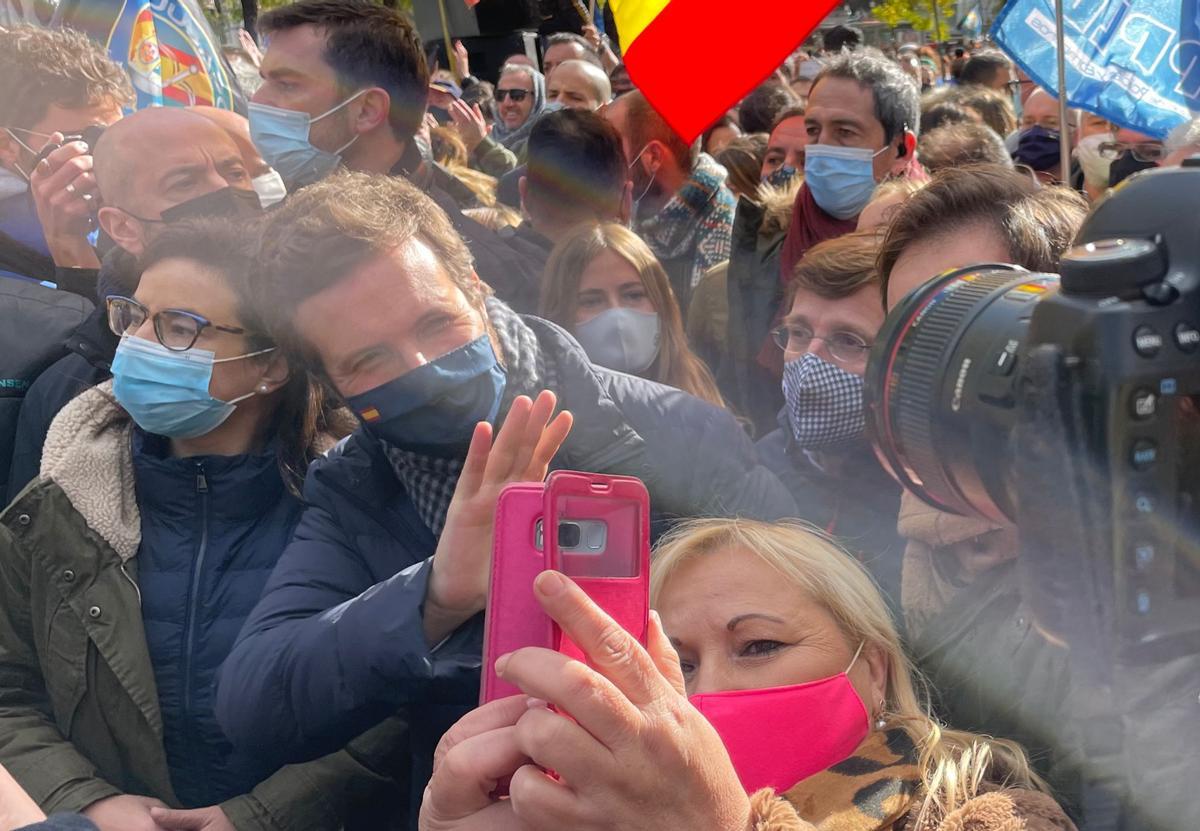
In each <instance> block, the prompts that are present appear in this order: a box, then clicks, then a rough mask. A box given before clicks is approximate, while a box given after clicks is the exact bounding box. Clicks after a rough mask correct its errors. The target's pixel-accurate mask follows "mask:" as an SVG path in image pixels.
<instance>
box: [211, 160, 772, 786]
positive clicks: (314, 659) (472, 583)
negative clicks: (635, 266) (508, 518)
mask: <svg viewBox="0 0 1200 831" xmlns="http://www.w3.org/2000/svg"><path fill="white" fill-rule="evenodd" d="M262 239H263V244H262V250H261V252H260V256H259V262H260V266H261V268H262V271H263V273H262V275H261V279H260V280H259V284H258V288H259V290H260V291H261V302H260V303H259V306H260V308H261V313H262V314H263V316H264V318H265V319H266V320H267V321H268V326H269V327H270V328H271V330H272V333H273V335H274V336H275V337H276V339H277V341H276V342H277V343H279V344H281V346H282V347H283V348H284V349H286V350H287V351H288V352H289V353H290V355H292V356H293V360H294V361H296V362H297V363H295V364H293V365H304V366H307V367H308V368H309V369H310V371H313V372H315V373H317V374H318V375H320V376H321V377H322V378H323V379H324V380H325V381H327V382H328V383H329V385H330V386H332V387H333V388H335V389H336V390H337V391H338V392H339V393H340V394H341V395H342V396H343V397H344V398H345V400H346V402H347V403H348V404H349V406H350V407H351V409H353V410H354V411H355V413H356V414H357V415H358V418H359V420H360V422H361V424H362V427H361V428H360V429H359V430H358V431H357V432H355V433H354V434H353V435H352V436H350V437H349V438H348V439H347V440H346V441H345V442H343V443H342V444H341V445H340V446H339V447H338V448H337V449H336V450H335V451H333V452H332V453H331V454H330V455H329V456H328V458H326V459H324V460H320V461H318V462H317V463H316V464H315V465H314V466H313V467H312V469H311V470H310V472H309V475H308V479H307V482H306V485H305V494H304V496H305V501H306V503H307V504H308V508H307V509H306V511H305V513H304V516H303V517H302V519H301V521H300V525H299V527H298V529H297V531H296V535H295V537H294V539H293V542H292V543H291V544H290V545H289V547H288V549H287V550H286V551H285V552H284V554H283V556H282V558H281V559H280V561H279V565H278V567H277V569H276V571H275V573H274V575H273V576H272V578H271V580H270V581H269V583H268V585H267V588H266V590H265V592H264V595H263V598H262V600H261V601H260V603H259V605H258V608H257V609H256V610H255V611H254V613H253V614H252V615H251V617H250V619H249V620H248V621H247V623H246V626H245V628H244V630H243V631H242V634H241V636H240V638H239V643H238V645H237V646H236V647H235V648H234V650H233V653H232V654H231V655H230V657H229V659H228V661H227V662H226V664H225V666H224V667H223V669H222V673H221V677H220V681H219V688H218V703H217V709H218V718H219V720H220V722H221V724H222V726H223V728H224V729H225V731H226V733H227V734H228V735H229V737H230V738H231V739H232V740H233V741H234V742H235V743H236V744H240V745H242V746H244V747H246V748H247V749H251V750H254V751H257V752H260V753H264V754H268V755H270V756H272V757H274V758H277V759H278V760H279V761H281V762H294V761H299V760H301V759H308V758H312V757H315V756H318V755H320V754H322V753H323V752H326V751H327V750H329V749H337V748H340V747H342V746H343V745H344V744H346V742H347V741H348V740H349V739H351V738H353V737H354V736H356V735H358V734H359V733H361V732H362V731H363V730H364V729H365V728H367V727H370V726H371V725H373V724H375V723H377V722H379V721H381V720H382V719H384V718H385V717H387V716H389V715H392V714H395V713H396V712H398V711H400V710H402V709H403V710H406V711H407V715H408V717H409V723H410V729H411V734H410V738H411V752H412V765H413V769H412V783H413V793H414V795H415V796H416V798H415V799H414V806H415V805H416V804H419V802H420V799H419V795H420V793H421V790H422V789H423V788H424V785H425V782H426V781H427V780H428V778H429V775H430V770H431V763H432V755H433V749H434V747H435V746H436V743H437V740H438V738H439V737H440V735H441V734H442V732H444V731H445V730H446V729H447V728H448V727H449V726H450V724H452V723H453V722H454V720H455V719H456V718H458V717H459V716H460V715H461V714H462V713H463V712H464V711H465V710H466V709H468V708H470V707H471V706H473V705H474V704H475V703H476V702H477V700H478V690H479V666H480V660H481V658H480V653H481V648H482V615H481V614H480V612H482V611H483V609H484V606H485V604H486V599H487V597H486V595H487V574H488V566H489V560H490V539H491V525H492V516H491V513H492V511H494V499H493V501H492V502H491V503H490V504H487V505H485V506H484V507H483V508H480V509H478V510H476V509H471V510H467V509H464V508H463V507H462V505H463V504H466V503H469V502H471V501H472V499H474V503H476V507H477V508H478V503H480V502H481V500H480V499H479V498H478V497H477V495H476V496H475V497H472V496H471V495H470V494H466V495H464V493H463V491H464V489H466V490H470V489H471V488H472V487H475V486H472V485H468V484H466V483H467V482H468V480H471V479H472V477H471V476H469V475H468V474H469V471H470V469H471V464H472V463H471V460H470V458H469V457H468V454H467V448H468V445H470V444H471V443H472V436H473V435H474V434H475V432H476V429H477V425H479V423H480V422H487V423H490V424H494V425H497V426H499V425H501V424H502V423H505V422H507V421H509V420H512V419H514V418H519V419H521V420H522V423H525V421H528V423H529V424H530V425H532V426H530V427H529V428H528V430H527V431H526V437H525V439H524V441H525V445H526V450H525V452H526V455H533V449H532V448H533V445H536V444H537V443H538V440H539V437H540V436H541V435H542V433H541V430H542V429H543V428H544V429H545V432H546V434H547V435H549V434H552V433H553V432H554V431H555V429H556V425H558V424H559V422H553V423H551V424H550V426H549V427H548V428H546V427H545V425H546V423H547V422H549V421H550V419H549V416H550V414H551V411H552V409H553V407H554V401H555V397H556V399H557V403H558V404H559V405H561V407H562V408H563V409H564V410H568V411H570V412H571V413H572V414H573V416H574V422H575V424H574V428H573V429H571V431H570V435H569V436H567V437H566V440H565V441H564V442H562V444H561V448H559V449H558V450H557V452H554V451H553V450H551V451H550V453H551V454H552V455H553V458H552V459H551V458H550V456H547V457H546V460H547V462H548V463H549V467H552V468H573V469H581V470H588V471H595V472H600V473H609V474H626V475H633V476H638V477H640V478H641V479H642V480H643V481H644V482H645V483H646V485H647V487H648V489H649V491H650V494H651V506H652V508H653V512H654V517H653V519H654V520H655V522H656V523H657V524H658V527H660V528H661V527H662V525H663V524H665V523H669V522H670V521H671V520H672V519H673V518H678V517H691V516H711V515H723V516H730V515H746V516H754V517H758V518H767V519H774V518H780V517H785V516H790V515H794V513H795V505H794V502H793V500H792V498H791V497H790V495H789V494H788V492H787V490H786V489H785V488H784V487H783V486H782V484H781V483H780V482H779V480H778V479H776V478H775V476H774V475H773V474H771V473H770V472H768V471H767V470H766V469H765V468H764V467H763V466H761V465H760V464H759V462H758V461H757V458H756V456H755V452H754V448H753V445H752V444H751V443H750V441H749V440H748V439H747V437H746V435H745V434H744V433H743V431H742V430H741V428H740V426H739V425H738V423H737V421H736V420H735V419H734V418H733V416H732V415H731V414H730V413H728V412H726V411H725V410H722V409H719V408H716V407H713V406H711V405H709V404H707V403H704V402H701V401H699V400H698V399H696V398H693V397H691V396H689V395H687V394H685V393H683V392H680V391H679V390H676V389H672V388H668V387H665V386H661V385H658V384H655V383H653V382H650V381H645V380H643V379H640V378H635V377H633V376H629V375H624V374H621V373H617V372H612V371H609V370H606V369H603V368H600V367H596V366H593V365H592V364H590V363H589V362H588V360H587V356H586V354H585V353H584V351H583V349H582V348H581V347H580V346H579V345H578V344H577V343H576V342H575V341H574V340H572V339H571V338H570V336H569V335H567V334H566V333H565V332H563V331H562V330H561V329H559V328H557V327H556V326H554V325H553V324H550V323H548V322H546V321H543V320H539V319H537V318H532V317H521V316H519V315H517V314H515V313H513V312H512V311H511V310H510V309H509V308H508V307H507V306H505V305H504V304H503V303H501V302H499V301H497V300H495V299H494V298H492V297H491V296H490V294H491V292H490V289H489V288H488V287H487V286H486V285H485V284H483V283H482V282H480V280H479V279H478V277H477V276H476V275H475V273H474V270H473V268H472V262H471V256H470V252H469V250H468V249H467V248H466V246H465V245H464V244H463V242H462V240H461V238H459V236H458V235H457V234H456V233H455V232H454V230H453V227H452V226H451V225H450V223H449V220H448V219H447V218H446V215H445V214H444V213H443V212H442V211H441V210H440V209H439V208H438V207H437V206H436V205H435V204H434V203H433V202H432V200H430V199H429V198H428V197H427V196H425V195H424V194H423V193H422V192H421V191H420V190H419V189H417V188H416V187H414V186H413V185H411V184H409V183H408V182H406V181H404V180H403V179H400V178H398V177H386V176H369V175H366V174H362V173H342V174H338V175H336V176H334V177H330V178H329V179H326V180H323V181H322V182H319V183H317V184H314V185H311V186H309V187H308V188H305V189H303V190H302V191H300V192H299V193H297V194H295V195H294V196H293V197H292V198H291V199H290V200H288V202H287V203H286V204H285V205H283V206H282V207H280V208H279V209H278V210H277V211H275V212H273V213H271V214H269V215H268V216H267V219H266V222H265V227H264V228H263V231H262ZM542 390H549V391H551V392H553V393H554V396H541V397H539V400H538V401H537V403H536V404H534V405H533V406H532V409H533V411H534V413H533V417H531V416H530V409H531V407H530V400H529V399H532V398H535V397H538V396H539V392H540V391H542ZM547 402H549V403H547ZM479 429H480V430H484V431H489V429H490V428H488V427H487V426H486V425H484V426H483V427H479ZM503 437H504V431H503V429H501V431H500V439H499V440H498V443H497V449H496V451H494V452H493V455H495V454H496V452H499V444H500V442H501V441H503ZM475 440H476V441H480V438H479V437H478V436H476V439H475ZM486 440H487V436H484V437H483V439H482V441H484V442H485V444H486ZM540 450H541V448H539V451H540ZM482 452H483V453H484V454H485V455H486V446H485V447H484V449H483V451H482ZM464 460H466V461H465V463H466V468H465V469H464ZM489 463H490V460H489ZM531 469H532V468H531ZM522 475H526V476H528V475H530V474H521V473H519V472H514V473H512V475H511V476H509V480H511V481H517V480H520V479H521V478H522ZM535 475H536V476H538V477H540V475H541V472H540V471H539V472H538V473H536V474H535ZM475 478H477V477H475ZM456 487H457V489H458V490H457V491H456ZM495 490H496V492H498V488H496V489H495ZM493 496H494V494H493ZM452 497H453V498H454V502H452V501H451V500H452Z"/></svg>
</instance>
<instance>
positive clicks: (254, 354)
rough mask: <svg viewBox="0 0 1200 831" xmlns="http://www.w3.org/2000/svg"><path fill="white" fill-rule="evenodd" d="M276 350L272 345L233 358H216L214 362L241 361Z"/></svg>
mask: <svg viewBox="0 0 1200 831" xmlns="http://www.w3.org/2000/svg"><path fill="white" fill-rule="evenodd" d="M274 351H275V347H274V346H272V347H270V348H268V349H260V350H258V351H257V352H247V353H246V354H245V355H234V356H233V357H232V358H214V359H213V363H214V364H224V363H228V362H229V361H241V360H244V359H245V358H257V357H258V356H259V355H266V354H267V353H268V352H274ZM251 394H253V393H251Z"/></svg>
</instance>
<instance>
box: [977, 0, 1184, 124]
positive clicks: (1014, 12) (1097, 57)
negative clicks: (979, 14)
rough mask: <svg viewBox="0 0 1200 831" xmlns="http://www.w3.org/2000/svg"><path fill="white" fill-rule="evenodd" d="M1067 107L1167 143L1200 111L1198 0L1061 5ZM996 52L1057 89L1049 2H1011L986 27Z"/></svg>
mask: <svg viewBox="0 0 1200 831" xmlns="http://www.w3.org/2000/svg"><path fill="white" fill-rule="evenodd" d="M1063 6H1064V9H1063V10H1064V27H1063V28H1064V34H1065V38H1066V40H1065V43H1066V50H1065V54H1066V75H1067V88H1066V90H1067V103H1068V104H1070V105H1071V106H1073V107H1079V108H1081V109H1085V110H1087V111H1089V112H1093V113H1096V114H1098V115H1101V116H1104V117H1105V118H1107V119H1109V120H1110V121H1112V122H1114V123H1116V124H1119V125H1121V126H1122V127H1127V128H1129V129H1132V130H1137V131H1139V132H1142V133H1147V134H1149V135H1152V136H1157V137H1160V138H1162V137H1165V136H1166V134H1167V133H1168V132H1170V131H1171V129H1172V128H1173V127H1175V126H1177V125H1179V124H1181V123H1183V122H1184V121H1188V120H1190V119H1191V118H1192V116H1193V114H1194V113H1196V112H1198V111H1200V21H1198V20H1197V17H1196V15H1197V0H1064V3H1063ZM992 37H993V38H994V39H995V41H996V42H997V43H998V44H1000V47H1001V48H1002V49H1003V50H1004V51H1005V52H1007V53H1008V55H1009V56H1010V57H1011V58H1012V59H1013V60H1014V61H1016V62H1017V64H1018V65H1019V66H1020V67H1021V68H1022V69H1024V70H1025V72H1026V73H1027V74H1028V75H1029V77H1030V78H1032V79H1033V80H1034V81H1036V82H1037V83H1038V84H1040V85H1041V86H1042V87H1044V88H1046V89H1047V90H1051V91H1055V90H1057V88H1058V66H1057V61H1056V54H1057V47H1056V44H1055V24H1054V0H1010V2H1009V3H1008V4H1007V5H1006V6H1005V7H1004V10H1003V11H1002V12H1001V13H1000V16H999V17H998V18H996V22H995V24H994V25H993V26H992Z"/></svg>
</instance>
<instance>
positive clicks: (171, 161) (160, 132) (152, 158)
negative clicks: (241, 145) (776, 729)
mask: <svg viewBox="0 0 1200 831" xmlns="http://www.w3.org/2000/svg"><path fill="white" fill-rule="evenodd" d="M209 115H210V116H211V115H212V114H211V113H210V114H209ZM218 121H224V122H229V120H228V119H226V118H225V117H224V116H221V115H217V116H216V118H215V119H214V118H211V117H205V116H204V115H200V114H197V113H196V112H192V111H190V110H186V109H182V108H178V107H157V108H153V109H148V110H141V111H139V112H136V113H134V114H133V115H130V116H127V117H125V118H123V119H121V120H120V121H118V122H116V123H115V124H113V125H112V126H111V127H109V128H108V129H107V130H106V131H105V133H104V135H102V136H101V137H100V140H99V141H98V142H96V146H95V148H94V150H93V156H92V158H93V168H92V170H93V173H94V174H95V177H96V188H97V190H98V191H99V194H100V200H101V203H102V205H103V207H101V208H100V211H99V215H98V217H97V218H98V219H99V222H100V227H101V228H102V229H103V230H104V232H105V233H106V234H107V235H108V236H109V237H110V238H111V239H112V241H113V242H114V243H116V248H114V249H113V250H111V251H109V252H108V254H107V255H106V256H105V257H104V260H103V262H102V264H101V266H100V270H99V272H98V273H97V272H96V271H94V270H93V271H89V270H87V269H60V273H61V272H63V271H71V272H74V273H75V275H74V276H73V277H72V282H76V283H81V284H82V283H84V282H86V281H89V280H90V281H91V284H92V285H95V286H96V294H97V295H98V297H97V301H98V304H97V306H96V309H95V311H93V312H92V314H91V315H90V316H89V317H88V318H87V319H86V320H84V321H83V323H82V324H80V325H79V327H78V328H77V329H76V330H75V331H74V332H73V333H72V335H71V337H70V338H69V339H68V340H67V348H68V349H70V350H71V354H68V355H67V356H66V357H64V358H62V359H60V360H59V361H58V362H57V363H55V364H54V365H53V366H51V367H50V368H49V369H47V370H46V371H45V372H43V373H42V374H41V376H39V377H38V379H37V381H35V382H34V383H33V385H32V386H31V387H30V388H29V391H28V392H27V393H26V395H25V400H24V402H23V403H22V405H21V413H20V417H19V419H18V422H17V431H16V439H15V443H14V447H13V459H12V467H11V471H10V476H9V481H8V492H9V493H8V497H9V498H8V499H7V500H5V501H6V502H8V501H11V499H12V497H13V496H15V495H16V494H17V493H18V492H19V491H20V490H21V489H22V488H23V487H24V486H25V485H26V484H27V483H28V482H30V481H31V480H32V479H33V478H35V477H36V476H37V474H38V468H39V466H40V464H41V457H42V444H43V442H44V441H45V439H46V431H47V430H48V429H49V427H50V422H51V421H53V420H54V416H55V415H57V414H58V411H59V410H60V409H62V407H63V405H64V404H66V403H67V402H68V401H70V400H71V399H72V398H74V397H75V396H76V395H78V394H79V393H80V392H82V391H83V390H85V389H87V388H88V387H90V386H93V385H94V384H97V383H99V382H101V381H103V380H105V379H106V378H108V377H109V365H110V364H111V362H112V359H113V354H114V353H115V351H116V348H117V338H116V336H115V335H113V334H112V332H111V331H109V329H108V324H107V315H106V310H105V304H104V298H105V297H106V296H107V295H109V294H125V295H130V294H132V293H133V291H134V289H136V288H137V284H138V280H139V279H140V276H141V275H140V272H139V271H138V268H137V262H136V258H137V257H138V256H140V255H141V253H142V252H143V251H144V250H145V248H146V245H147V244H148V243H149V242H150V240H151V239H153V238H154V236H155V235H156V234H157V233H158V232H159V231H160V230H161V229H162V228H163V227H164V226H165V224H166V223H168V222H175V221H178V220H182V219H187V218H190V217H195V216H230V217H242V216H244V217H252V216H254V215H257V214H259V213H261V212H262V208H261V207H260V205H259V201H258V196H257V195H256V194H255V192H254V191H253V190H252V189H251V187H250V184H251V183H250V172H249V170H248V169H247V165H246V162H245V160H244V159H243V157H242V153H241V152H240V151H239V150H238V145H237V143H236V142H235V141H234V139H233V138H231V137H230V135H229V133H228V132H227V131H226V130H225V129H223V127H222V126H218V123H217V122H218ZM229 123H233V122H229ZM0 496H3V494H0Z"/></svg>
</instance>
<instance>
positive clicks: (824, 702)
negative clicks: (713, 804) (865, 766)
mask: <svg viewBox="0 0 1200 831" xmlns="http://www.w3.org/2000/svg"><path fill="white" fill-rule="evenodd" d="M862 648H863V647H862V644H859V647H858V652H855V653H854V658H853V660H851V661H850V666H848V667H846V671H845V672H843V673H841V674H840V675H833V676H830V677H829V678H823V679H820V680H818V681H810V682H808V683H807V684H793V685H791V686H787V687H768V688H767V689H762V690H731V691H729V692H718V693H703V694H700V695H693V696H691V697H690V698H689V699H688V700H689V701H691V703H692V706H694V707H695V708H696V709H697V710H699V711H700V712H701V713H703V714H704V717H705V718H707V719H708V720H709V722H710V723H711V724H712V726H713V727H715V728H716V730H717V733H718V734H719V735H720V736H721V740H722V741H723V742H724V743H725V749H726V750H728V751H729V758H730V759H732V760H733V767H734V770H736V771H737V774H738V778H740V779H741V780H742V787H744V788H745V789H746V793H754V792H755V791H757V790H759V789H760V788H771V789H773V790H774V791H775V792H776V793H783V792H784V791H787V790H788V789H789V788H791V787H792V786H793V785H795V784H796V783H797V782H801V781H803V780H805V779H807V778H808V777H810V776H812V775H813V774H815V773H820V772H821V771H823V770H825V769H827V768H830V767H833V766H834V765H836V764H837V763H838V762H841V761H843V760H845V759H847V758H849V757H850V755H851V754H852V753H854V751H855V749H856V748H857V747H858V746H859V745H860V744H862V740H863V739H865V738H866V737H867V733H869V732H870V730H871V723H870V716H869V715H868V713H867V708H866V707H865V706H863V702H862V699H861V698H859V697H858V692H857V691H855V689H854V685H853V684H851V683H850V678H849V677H848V676H847V674H846V673H848V672H849V671H850V669H851V667H853V666H854V662H855V661H857V660H858V656H859V653H861V652H862Z"/></svg>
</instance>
